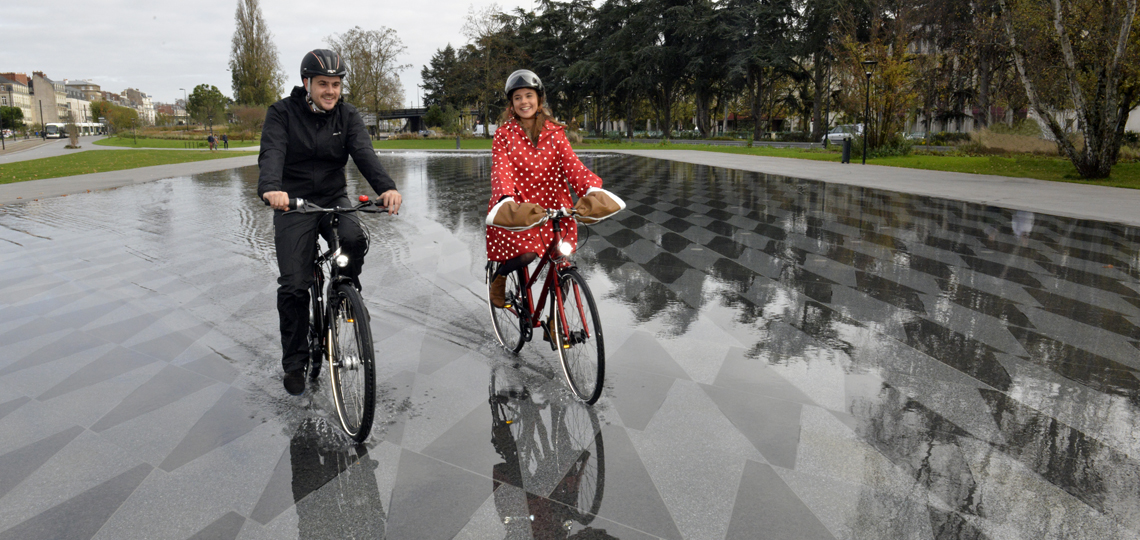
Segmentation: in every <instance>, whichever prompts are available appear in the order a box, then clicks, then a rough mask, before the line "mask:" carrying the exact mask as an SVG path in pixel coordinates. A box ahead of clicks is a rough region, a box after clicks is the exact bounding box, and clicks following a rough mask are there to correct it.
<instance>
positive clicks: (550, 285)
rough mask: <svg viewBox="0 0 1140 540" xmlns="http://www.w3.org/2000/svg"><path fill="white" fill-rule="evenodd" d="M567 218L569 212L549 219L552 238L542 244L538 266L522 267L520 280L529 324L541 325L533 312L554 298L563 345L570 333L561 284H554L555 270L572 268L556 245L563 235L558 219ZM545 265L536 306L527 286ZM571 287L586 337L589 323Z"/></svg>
mask: <svg viewBox="0 0 1140 540" xmlns="http://www.w3.org/2000/svg"><path fill="white" fill-rule="evenodd" d="M568 218H569V216H565V217H560V218H555V219H554V220H553V221H552V222H551V225H553V227H554V238H553V240H551V241H550V245H549V246H547V247H546V252H545V253H543V254H542V258H541V259H539V263H538V267H537V268H535V269H534V274H533V275H531V273H530V271H529V270H528V269H527V267H523V268H522V273H523V283H524V286H523V288H524V289H525V290H526V291H527V294H526V302H527V308H528V309H529V310H530V311H528V313H530V316H531V321H530V325H531V328H539V327H541V326H542V321H541V320H540V318H539V317H538V316H537V314H538V313H542V310H543V309H545V308H546V299H547V297H553V299H554V300H553V301H552V302H553V304H554V306H555V307H556V309H555V310H554V311H555V312H556V313H555V314H556V316H557V317H558V328H559V331H560V332H561V333H562V337H563V339H562V343H564V344H567V345H564V346H567V347H568V346H569V343H570V334H569V330H568V329H567V325H566V319H565V313H566V311H565V310H566V304H565V298H563V295H562V287H559V286H558V272H559V271H560V270H563V269H566V268H573V267H574V264H573V263H571V262H570V261H568V260H566V258H565V257H564V256H563V255H562V254H561V253H560V252H559V251H558V246H559V244H560V243H561V242H562V238H563V237H562V236H561V235H560V233H561V232H562V228H561V226H560V222H561V220H563V219H568ZM547 266H549V267H550V270H549V271H548V272H547V273H546V280H545V281H544V282H543V284H542V289H541V291H542V292H540V293H539V297H538V305H537V306H536V305H535V302H534V297H533V295H531V294H530V290H531V289H532V287H533V286H534V284H535V283H537V281H538V276H539V275H541V274H542V270H543V269H544V268H546V267H547ZM573 290H574V295H575V303H574V305H575V306H577V309H578V312H579V314H580V315H581V318H582V327H583V329H584V330H585V332H586V337H589V336H590V327H589V324H588V323H587V322H586V314H585V312H584V310H583V309H582V295H581V293H580V292H579V291H578V288H577V287H576V286H575V287H574V288H573ZM550 337H551V339H552V340H553V339H554V336H550Z"/></svg>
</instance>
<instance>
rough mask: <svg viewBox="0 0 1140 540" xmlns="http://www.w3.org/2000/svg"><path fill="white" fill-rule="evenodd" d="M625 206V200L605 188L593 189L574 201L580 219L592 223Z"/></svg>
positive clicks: (588, 223)
mask: <svg viewBox="0 0 1140 540" xmlns="http://www.w3.org/2000/svg"><path fill="white" fill-rule="evenodd" d="M623 208H625V201H622V200H621V199H620V198H618V196H617V195H614V194H613V193H610V192H609V191H606V190H604V189H598V188H595V189H591V190H590V192H589V193H587V194H585V195H583V196H582V197H581V198H580V199H578V202H576V203H574V210H575V212H577V218H578V221H580V222H582V223H585V224H587V225H591V224H594V223H597V222H599V221H601V220H603V219H606V218H608V217H610V216H612V215H614V214H616V213H618V212H620V211H621V210H622V209H623Z"/></svg>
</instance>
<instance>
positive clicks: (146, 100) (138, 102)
mask: <svg viewBox="0 0 1140 540" xmlns="http://www.w3.org/2000/svg"><path fill="white" fill-rule="evenodd" d="M122 96H123V97H124V98H126V99H127V101H129V102H131V107H133V108H134V109H135V110H136V111H138V113H139V120H142V122H143V123H144V124H146V125H148V126H153V125H154V101H153V100H152V99H151V97H150V95H148V94H144V93H143V92H142V91H141V90H137V89H135V88H128V89H126V90H123V93H122Z"/></svg>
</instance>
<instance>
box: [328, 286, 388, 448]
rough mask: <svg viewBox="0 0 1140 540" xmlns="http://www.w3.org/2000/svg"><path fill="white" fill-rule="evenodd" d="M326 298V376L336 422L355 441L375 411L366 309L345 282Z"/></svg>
mask: <svg viewBox="0 0 1140 540" xmlns="http://www.w3.org/2000/svg"><path fill="white" fill-rule="evenodd" d="M330 296H331V298H329V299H328V301H329V327H330V328H331V330H332V336H331V339H330V342H329V348H330V349H331V354H330V355H329V378H330V379H332V385H331V386H332V393H333V401H334V402H335V403H336V414H337V416H338V417H339V418H340V425H341V427H343V428H344V431H345V432H347V433H348V435H349V436H350V437H352V438H353V439H354V440H356V442H364V440H365V439H367V438H368V432H369V431H371V430H372V417H373V415H374V414H375V413H376V360H375V353H374V352H373V350H372V330H371V329H370V328H369V326H368V309H367V308H365V307H364V299H363V298H361V297H360V293H359V292H357V291H356V289H355V288H354V287H353V286H352V285H350V284H348V283H341V284H339V285H337V286H336V287H335V290H334V291H333V293H332V294H331V295H330Z"/></svg>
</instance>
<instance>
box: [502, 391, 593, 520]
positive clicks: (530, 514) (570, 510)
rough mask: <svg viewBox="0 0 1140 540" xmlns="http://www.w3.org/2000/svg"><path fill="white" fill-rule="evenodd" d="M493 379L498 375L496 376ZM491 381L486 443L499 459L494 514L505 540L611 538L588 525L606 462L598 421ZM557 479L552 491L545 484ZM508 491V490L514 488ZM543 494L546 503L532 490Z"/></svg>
mask: <svg viewBox="0 0 1140 540" xmlns="http://www.w3.org/2000/svg"><path fill="white" fill-rule="evenodd" d="M496 372H497V373H498V375H497V374H496ZM496 372H492V374H491V388H490V394H491V395H490V398H489V402H490V404H491V418H492V423H491V444H492V445H493V446H494V447H495V451H496V452H498V454H499V456H500V457H501V458H502V459H503V461H502V463H497V464H495V465H494V466H493V467H492V470H491V476H492V477H493V478H494V479H495V493H494V497H495V509H496V510H497V511H498V512H499V516H500V517H502V519H503V524H504V525H505V528H506V532H507V536H506V538H507V539H509V540H513V539H515V538H542V539H544V540H553V539H559V538H560V539H567V540H568V539H571V538H573V539H576V540H581V539H586V538H590V539H597V540H603V539H610V538H613V537H612V536H610V535H609V534H607V533H606V532H605V531H603V530H598V529H593V528H589V527H586V528H583V529H581V530H579V531H578V532H577V533H576V534H574V535H572V536H571V534H570V533H571V530H572V528H573V527H574V526H575V523H577V524H579V525H588V524H589V523H590V522H591V521H593V519H594V513H596V512H597V511H598V508H599V507H600V505H601V501H602V489H603V483H604V476H605V457H604V454H603V447H602V437H601V434H600V433H598V432H597V430H598V424H597V417H596V416H595V415H594V412H593V410H592V409H590V408H588V407H585V406H584V405H582V404H580V403H578V402H569V403H568V404H566V405H563V404H560V403H555V402H549V401H546V402H539V401H536V399H538V400H541V397H537V398H536V396H535V395H533V394H532V393H531V392H530V391H529V390H528V389H527V388H526V387H524V386H522V385H518V384H510V383H504V382H503V379H502V376H503V375H505V373H503V372H500V371H499V370H496ZM559 477H561V480H560V481H559V482H558V484H557V485H556V486H553V489H550V488H551V486H550V485H549V484H545V485H543V483H544V482H546V481H549V480H550V479H553V478H559ZM504 485H506V486H514V488H518V489H512V488H508V487H504ZM539 489H542V490H544V491H545V490H549V493H543V494H544V495H546V496H540V495H536V494H535V493H534V491H535V490H539Z"/></svg>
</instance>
